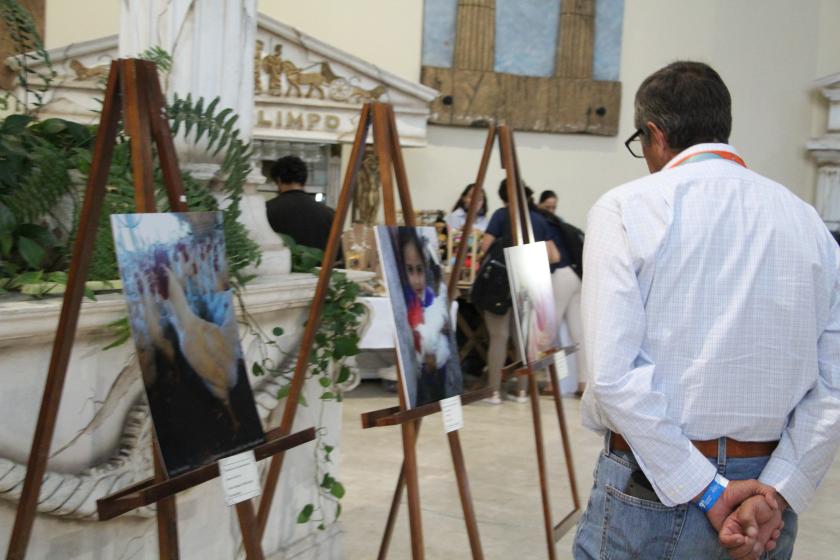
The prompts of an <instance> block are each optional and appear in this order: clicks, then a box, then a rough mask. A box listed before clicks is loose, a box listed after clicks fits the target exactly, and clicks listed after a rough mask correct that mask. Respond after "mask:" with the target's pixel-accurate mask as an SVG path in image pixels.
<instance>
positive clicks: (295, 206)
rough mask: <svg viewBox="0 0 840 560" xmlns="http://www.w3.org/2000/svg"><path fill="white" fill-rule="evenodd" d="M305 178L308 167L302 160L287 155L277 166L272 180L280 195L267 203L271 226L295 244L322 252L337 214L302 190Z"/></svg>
mask: <svg viewBox="0 0 840 560" xmlns="http://www.w3.org/2000/svg"><path fill="white" fill-rule="evenodd" d="M306 178H307V172H306V164H305V163H304V162H303V160H301V159H300V158H299V157H296V156H285V157H281V158H280V159H278V160H277V161H276V162H275V163H274V165H273V166H272V167H271V179H272V180H273V181H274V183H275V184H276V185H277V190H279V191H280V194H278V195H277V196H276V197H275V198H273V199H271V200H269V201H268V202H267V203H266V214H267V216H268V223H269V224H270V225H271V229H273V230H274V231H276V232H277V233H282V234H284V235H288V236H289V237H291V238H292V239H294V240H295V242H296V243H299V244H300V245H306V246H307V247H315V248H317V249H321V250H322V251H323V250H324V249H326V247H327V239H328V238H329V235H330V227H331V226H332V221H333V216H335V211H334V210H333V209H332V208H330V207H328V206H327V205H326V204H322V203H320V202H316V201H315V198H314V197H313V196H312V195H310V194H309V193H307V192H306V191H304V190H303V186H304V185H305V184H306Z"/></svg>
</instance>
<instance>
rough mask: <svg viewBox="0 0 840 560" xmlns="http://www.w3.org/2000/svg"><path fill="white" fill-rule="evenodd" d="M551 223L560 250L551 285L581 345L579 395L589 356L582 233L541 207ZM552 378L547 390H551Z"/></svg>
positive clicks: (574, 339) (560, 314) (559, 310)
mask: <svg viewBox="0 0 840 560" xmlns="http://www.w3.org/2000/svg"><path fill="white" fill-rule="evenodd" d="M539 212H540V214H541V215H542V217H543V218H545V221H546V225H547V226H548V238H549V239H550V240H551V241H553V242H554V245H555V246H556V247H557V251H558V252H559V253H560V260H559V261H557V262H555V263H552V264H551V286H552V288H553V289H554V304H555V305H556V306H557V318H558V319H562V320H565V321H566V325H567V326H568V327H569V335H570V336H571V338H572V342H574V343H575V344H577V345H578V352H577V366H578V367H577V370H578V390H577V394H578V396H580V395H582V394H583V390H584V389H585V388H586V356H585V354H584V351H583V343H582V340H583V325H582V323H581V318H580V288H581V280H582V279H583V232H582V231H581V230H579V229H578V228H576V227H575V226H573V225H572V224H569V223H566V222H564V221H563V220H562V219H561V218H559V217H558V216H557V215H555V214H553V213H552V212H548V211H546V210H543V209H540V210H539ZM550 384H551V381H550V380H549V385H548V386H547V387H546V389H545V391H550V390H551V389H550V387H551V385H550Z"/></svg>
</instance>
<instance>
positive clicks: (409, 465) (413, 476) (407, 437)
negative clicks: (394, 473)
mask: <svg viewBox="0 0 840 560" xmlns="http://www.w3.org/2000/svg"><path fill="white" fill-rule="evenodd" d="M402 436H403V455H404V456H405V463H404V464H405V485H406V488H407V489H408V523H409V525H410V527H411V558H412V560H423V555H424V552H423V520H422V517H421V513H420V484H419V480H418V476H417V449H416V446H415V443H416V440H417V427H416V426H415V423H414V422H406V423H404V424H402Z"/></svg>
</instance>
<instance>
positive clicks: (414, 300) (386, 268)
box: [376, 226, 463, 408]
mask: <svg viewBox="0 0 840 560" xmlns="http://www.w3.org/2000/svg"><path fill="white" fill-rule="evenodd" d="M376 238H377V243H378V245H379V253H380V260H381V262H382V271H383V275H384V276H385V283H386V285H387V288H388V294H389V296H390V299H391V308H392V309H393V313H394V324H395V326H396V335H397V355H398V359H399V365H400V370H401V374H402V381H403V383H402V386H403V390H404V391H405V397H406V402H408V403H409V406H410V407H412V408H413V407H416V406H420V405H424V404H427V403H430V402H434V401H438V400H440V399H444V398H448V397H452V396H455V395H460V394H461V393H462V392H463V382H462V377H461V368H460V364H459V362H458V352H457V349H456V347H455V338H454V329H453V328H452V320H451V316H450V309H449V302H448V299H447V294H446V284H445V282H444V281H443V272H442V269H441V266H440V263H439V260H438V255H437V235H436V232H435V229H434V228H432V227H419V228H413V227H387V226H379V227H377V230H376ZM406 327H407V328H406Z"/></svg>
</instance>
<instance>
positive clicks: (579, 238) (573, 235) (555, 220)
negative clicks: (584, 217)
mask: <svg viewBox="0 0 840 560" xmlns="http://www.w3.org/2000/svg"><path fill="white" fill-rule="evenodd" d="M539 212H540V214H541V215H542V216H543V217H544V218H545V219H546V221H547V222H548V225H549V226H550V227H553V228H555V229H556V230H557V231H558V232H559V233H560V239H561V240H562V241H563V245H564V246H565V247H566V250H567V251H568V252H569V260H571V261H572V262H571V263H569V266H571V267H572V270H573V271H574V272H575V274H577V275H578V278H580V279H581V280H583V239H584V233H583V232H582V231H581V230H580V229H578V228H576V227H575V226H573V225H572V224H570V223H568V222H564V221H563V220H561V219H560V218H559V217H557V215H555V214H553V213H551V212H548V211H546V210H539Z"/></svg>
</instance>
